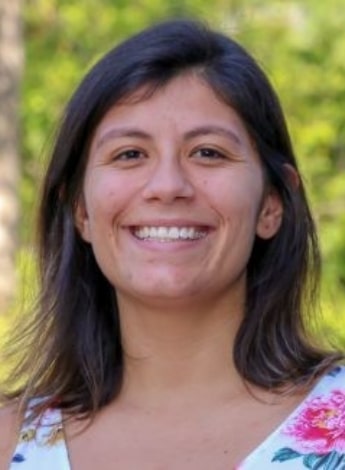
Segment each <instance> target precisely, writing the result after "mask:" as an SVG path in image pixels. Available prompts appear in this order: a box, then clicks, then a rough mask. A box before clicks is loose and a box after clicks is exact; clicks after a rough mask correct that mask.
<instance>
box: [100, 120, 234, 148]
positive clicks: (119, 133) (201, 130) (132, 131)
mask: <svg viewBox="0 0 345 470" xmlns="http://www.w3.org/2000/svg"><path fill="white" fill-rule="evenodd" d="M211 134H216V135H220V136H222V137H226V138H227V139H230V140H232V141H233V142H234V143H235V144H236V145H241V144H242V142H241V139H240V137H239V136H238V135H237V133H236V132H234V131H232V130H231V129H228V128H226V127H222V126H217V125H209V126H201V127H197V128H195V129H192V130H190V131H187V132H186V133H185V134H184V135H183V138H184V140H191V139H194V138H196V137H199V136H205V135H211ZM121 137H134V138H137V139H145V140H150V139H152V136H151V134H149V133H147V132H145V131H142V130H140V129H137V128H131V127H121V128H112V129H110V130H109V131H107V132H105V133H104V134H103V135H102V136H101V137H100V138H99V139H98V141H97V143H96V148H97V149H98V148H99V147H101V146H102V145H104V144H105V143H106V142H107V141H108V140H112V139H116V138H121Z"/></svg>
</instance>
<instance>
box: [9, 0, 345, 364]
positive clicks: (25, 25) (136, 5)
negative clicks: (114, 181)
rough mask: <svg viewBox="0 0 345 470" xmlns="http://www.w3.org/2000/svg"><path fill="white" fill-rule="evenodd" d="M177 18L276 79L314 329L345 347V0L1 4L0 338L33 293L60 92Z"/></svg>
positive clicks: (30, 0) (33, 0)
mask: <svg viewBox="0 0 345 470" xmlns="http://www.w3.org/2000/svg"><path fill="white" fill-rule="evenodd" d="M179 16H184V17H185V16H193V17H197V18H201V19H204V20H206V21H207V22H208V23H209V24H210V25H211V26H213V27H215V28H218V29H220V30H222V31H223V32H224V33H226V34H229V35H231V36H233V37H234V38H235V39H237V40H238V41H239V42H241V43H242V44H243V45H245V46H246V47H247V48H248V49H249V51H250V52H251V53H252V54H253V55H254V56H255V57H256V58H257V60H258V61H259V63H260V64H261V65H262V67H263V68H264V70H265V71H266V72H267V74H268V76H269V77H270V79H271V81H272V82H273V84H274V86H275V87H276V89H277V91H278V94H279V96H280V98H281V101H282V103H283V107H284V109H285V113H286V116H287V120H288V125H289V129H290V131H291V135H292V139H293V143H294V146H295V149H296V154H297V157H298V161H299V164H300V167H301V170H302V173H303V175H304V178H305V183H306V186H307V189H308V194H309V198H310V201H311V203H312V207H313V210H314V214H315V218H316V221H317V224H318V227H319V233H320V240H321V247H322V256H323V262H324V269H323V278H322V279H323V282H322V312H323V316H322V322H321V335H322V336H323V338H327V339H328V340H329V341H332V342H338V344H339V343H340V344H341V345H342V346H345V8H344V0H327V2H319V1H318V0H301V1H289V0H284V1H283V0H258V1H257V0H212V1H211V0H189V1H187V0H165V1H162V0H136V1H132V2H130V1H129V0H83V1H79V0H26V2H24V0H0V340H1V338H2V340H3V338H5V337H6V331H7V327H8V325H9V324H10V323H11V321H12V320H13V319H14V318H18V316H19V315H26V314H30V313H29V312H30V306H31V305H32V302H33V301H34V298H35V293H36V292H37V282H36V268H35V261H34V260H35V246H34V236H35V234H34V226H35V210H36V206H37V196H38V193H39V186H40V181H41V177H42V174H43V173H44V168H45V165H46V161H47V156H48V155H49V150H50V146H51V141H52V138H53V135H54V131H55V129H56V126H57V123H58V121H59V116H60V115H61V112H62V109H63V107H64V105H65V103H66V101H67V99H68V98H69V96H70V94H71V93H72V91H73V90H74V88H75V87H76V85H77V84H78V82H79V81H80V79H81V78H82V76H83V75H84V74H85V72H86V71H87V70H88V69H89V68H90V66H91V65H92V64H93V63H94V62H95V61H96V60H97V58H98V57H99V56H100V55H101V54H102V53H103V52H105V51H106V50H108V49H110V48H111V47H112V46H113V45H115V44H116V43H117V42H119V41H121V40H122V39H123V38H125V37H127V36H128V35H130V34H132V33H134V32H136V31H138V30H140V29H142V28H143V27H145V26H147V25H149V24H152V23H153V22H156V21H159V20H162V19H165V18H168V17H179ZM0 372H1V371H0Z"/></svg>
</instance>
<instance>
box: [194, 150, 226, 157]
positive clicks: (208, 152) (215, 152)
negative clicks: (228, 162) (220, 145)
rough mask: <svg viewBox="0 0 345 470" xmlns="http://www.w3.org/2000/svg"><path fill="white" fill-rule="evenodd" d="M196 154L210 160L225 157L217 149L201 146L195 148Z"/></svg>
mask: <svg viewBox="0 0 345 470" xmlns="http://www.w3.org/2000/svg"><path fill="white" fill-rule="evenodd" d="M195 153H196V155H197V156H200V157H202V158H205V159H210V160H217V159H224V158H226V157H225V155H224V154H222V153H221V152H219V151H218V150H215V149H213V148H208V147H206V148H201V149H199V150H197V151H196V152H195Z"/></svg>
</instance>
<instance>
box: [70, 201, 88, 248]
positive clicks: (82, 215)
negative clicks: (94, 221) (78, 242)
mask: <svg viewBox="0 0 345 470" xmlns="http://www.w3.org/2000/svg"><path fill="white" fill-rule="evenodd" d="M74 224H75V226H76V228H77V230H78V232H79V235H80V236H81V238H82V239H83V240H84V241H86V242H88V243H91V231H90V223H89V216H88V213H87V209H86V203H85V198H84V196H83V195H81V196H80V197H79V199H78V202H77V204H76V208H75V211H74Z"/></svg>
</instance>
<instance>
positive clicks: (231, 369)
mask: <svg viewBox="0 0 345 470" xmlns="http://www.w3.org/2000/svg"><path fill="white" fill-rule="evenodd" d="M39 234H40V237H39V247H40V267H41V288H42V295H41V298H40V303H39V308H38V312H37V315H36V317H35V319H34V320H33V322H34V323H33V325H31V327H30V330H29V331H30V332H31V333H32V332H33V334H31V336H30V339H31V344H30V345H29V348H28V349H26V350H25V351H28V355H27V356H25V358H24V359H23V361H22V363H21V367H19V368H17V372H16V375H15V380H17V379H18V378H23V377H28V375H29V377H28V378H26V383H25V385H24V386H23V387H22V388H21V389H20V390H17V391H16V392H15V393H13V394H12V398H13V397H17V398H20V407H19V410H20V411H19V414H20V412H21V411H23V410H25V411H26V420H24V421H23V420H19V423H18V426H19V429H17V431H16V430H15V427H16V423H17V421H18V420H16V416H17V415H18V410H16V409H15V410H13V407H14V408H16V405H12V406H10V407H7V408H5V409H4V411H3V413H2V417H1V434H2V442H4V443H5V447H6V450H5V452H4V457H2V459H3V463H2V465H3V467H4V468H8V465H9V464H8V462H9V461H11V464H10V468H11V469H23V470H27V469H29V468H30V469H35V470H38V469H43V468H44V469H47V468H49V469H59V470H61V469H64V470H67V469H70V468H71V469H83V470H88V469H94V468H97V467H98V468H102V469H104V470H107V469H114V468H119V469H138V468H140V469H144V470H145V469H158V468H159V469H169V470H170V469H182V470H184V469H186V470H187V469H191V470H193V469H198V470H203V469H208V470H209V469H219V470H223V469H224V470H225V469H231V468H241V469H245V470H248V469H254V468H255V469H265V470H266V469H270V468H272V469H274V468H277V469H280V468H281V469H282V470H284V469H292V468H293V469H302V468H325V469H326V468H332V469H336V468H339V469H340V468H344V465H345V457H344V455H345V441H344V438H345V430H344V426H343V425H342V424H341V423H342V419H344V417H345V412H344V406H343V403H344V401H345V380H344V374H345V373H344V371H343V369H342V368H341V367H339V366H337V367H336V368H335V365H336V363H337V361H338V360H339V358H340V354H338V353H335V352H324V351H322V350H321V349H319V348H317V347H316V346H315V345H313V344H312V342H311V340H310V338H309V337H308V334H307V331H306V328H305V321H306V313H307V312H306V309H308V308H310V309H312V308H313V301H314V300H315V295H316V289H317V282H318V274H319V271H318V270H319V255H318V247H317V242H316V235H315V229H314V224H313V220H312V217H311V214H310V211H309V208H308V204H307V201H306V197H305V193H304V188H303V184H302V181H301V179H300V177H299V171H298V168H297V164H296V160H295V157H294V154H293V150H292V147H291V143H290V139H289V135H288V132H287V129H286V125H285V121H284V117H283V114H282V111H281V108H280V105H279V102H278V99H277V98H276V96H275V93H274V91H273V90H272V88H271V86H270V84H269V83H268V81H267V78H266V77H265V75H264V74H263V72H262V71H261V70H260V68H259V67H258V65H257V64H256V62H255V61H254V60H253V59H252V58H251V57H250V56H249V55H248V53H247V52H246V51H245V50H243V48H242V47H240V46H239V45H238V44H237V43H236V42H234V41H233V40H231V39H229V38H227V37H225V36H223V35H221V34H219V33H216V32H213V31H210V30H209V29H207V28H206V27H204V26H203V25H200V24H198V23H195V22H191V21H170V22H167V23H163V24H159V25H156V26H154V27H152V28H150V29H148V30H145V31H143V32H142V33H140V34H139V35H136V36H134V37H132V38H130V39H129V40H127V41H126V42H124V43H123V44H121V45H119V46H118V47H116V48H115V49H113V50H112V51H110V52H109V53H108V54H106V55H105V56H104V57H103V58H102V59H101V60H100V61H99V62H98V63H97V64H96V65H95V66H94V68H93V69H92V70H91V71H90V72H89V73H88V75H87V76H86V78H85V79H84V80H83V81H82V83H81V84H80V86H79V88H78V89H77V91H76V92H75V94H74V96H73V97H72V99H71V101H70V103H69V105H68V106H67V109H66V113H65V116H64V119H63V122H62V125H61V129H60V132H59V135H58V137H57V140H56V144H55V148H54V151H53V154H52V158H51V161H50V165H49V168H48V170H47V174H46V178H45V183H44V189H43V194H42V199H41V208H40V225H39ZM311 312H312V310H311ZM312 313H313V312H312ZM28 371H29V372H28ZM15 403H16V402H15ZM18 436H19V437H18ZM267 436H268V437H267ZM11 449H12V450H11ZM67 449H68V452H67ZM5 454H6V456H5ZM327 465H328V466H327Z"/></svg>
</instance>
